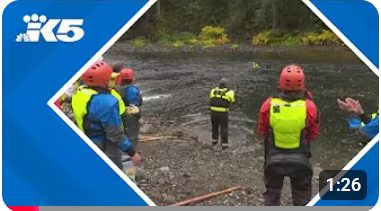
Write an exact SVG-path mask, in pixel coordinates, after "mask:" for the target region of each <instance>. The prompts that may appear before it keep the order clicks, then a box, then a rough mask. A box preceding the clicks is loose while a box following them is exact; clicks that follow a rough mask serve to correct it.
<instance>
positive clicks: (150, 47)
mask: <svg viewBox="0 0 381 211" xmlns="http://www.w3.org/2000/svg"><path fill="white" fill-rule="evenodd" d="M232 46H233V45H221V46H215V47H208V48H204V47H201V46H190V45H184V46H181V47H174V46H173V47H172V46H162V45H159V44H146V45H145V46H141V47H136V46H133V45H132V44H129V43H115V44H114V45H113V46H112V47H111V48H110V49H109V50H108V51H109V52H112V53H114V52H115V53H116V52H124V53H154V52H157V53H171V52H182V53H223V52H227V53H233V52H237V53H292V52H300V51H303V52H308V53H324V52H335V53H337V52H349V53H352V51H351V50H350V49H349V48H348V47H346V46H312V45H310V46H264V45H263V46H251V45H243V44H242V45H238V47H232Z"/></svg>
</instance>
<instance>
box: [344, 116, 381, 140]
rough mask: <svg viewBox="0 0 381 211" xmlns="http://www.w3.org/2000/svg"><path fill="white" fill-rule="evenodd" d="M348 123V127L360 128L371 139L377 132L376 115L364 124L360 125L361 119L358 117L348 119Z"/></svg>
mask: <svg viewBox="0 0 381 211" xmlns="http://www.w3.org/2000/svg"><path fill="white" fill-rule="evenodd" d="M348 124H349V128H350V129H360V131H361V132H362V133H363V134H365V135H367V136H369V137H370V138H372V139H373V138H374V137H375V136H376V135H377V134H378V131H379V126H378V115H377V116H376V117H375V118H374V119H372V121H370V122H369V123H368V124H366V125H364V126H361V120H360V119H359V118H353V119H350V120H349V122H348Z"/></svg>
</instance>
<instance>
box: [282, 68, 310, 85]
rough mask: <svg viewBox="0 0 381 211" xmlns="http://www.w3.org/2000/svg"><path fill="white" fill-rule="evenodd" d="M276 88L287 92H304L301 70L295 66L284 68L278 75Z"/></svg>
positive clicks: (303, 77) (303, 79)
mask: <svg viewBox="0 0 381 211" xmlns="http://www.w3.org/2000/svg"><path fill="white" fill-rule="evenodd" d="M278 88H279V89H282V90H287V91H304V90H306V86H305V76H304V71H303V69H302V68H301V67H299V66H297V65H289V66H286V67H285V68H284V69H283V70H282V73H281V74H280V78H279V86H278Z"/></svg>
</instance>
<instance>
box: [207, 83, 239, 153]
mask: <svg viewBox="0 0 381 211" xmlns="http://www.w3.org/2000/svg"><path fill="white" fill-rule="evenodd" d="M209 99H210V102H209V107H210V118H211V122H212V145H213V146H214V147H216V146H217V143H218V140H219V137H220V134H219V130H220V129H221V146H222V149H227V148H229V147H230V144H229V140H228V139H229V131H228V128H229V111H230V107H231V105H232V104H234V103H235V94H234V91H233V90H230V89H228V80H227V79H226V78H222V79H221V80H220V84H219V86H217V87H215V88H213V89H212V90H211V91H210V94H209Z"/></svg>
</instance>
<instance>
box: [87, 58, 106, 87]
mask: <svg viewBox="0 0 381 211" xmlns="http://www.w3.org/2000/svg"><path fill="white" fill-rule="evenodd" d="M111 74H112V68H111V66H110V65H109V64H107V63H106V62H102V61H101V62H96V63H94V64H93V65H92V66H91V67H90V68H89V69H88V70H87V71H86V72H85V73H84V74H83V75H82V80H83V82H84V83H85V84H86V85H87V86H90V87H107V85H108V82H109V81H110V78H111Z"/></svg>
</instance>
